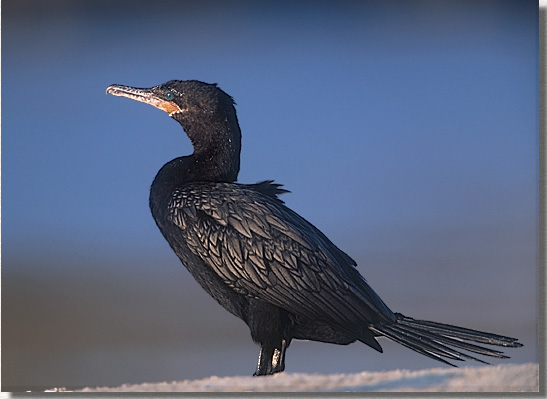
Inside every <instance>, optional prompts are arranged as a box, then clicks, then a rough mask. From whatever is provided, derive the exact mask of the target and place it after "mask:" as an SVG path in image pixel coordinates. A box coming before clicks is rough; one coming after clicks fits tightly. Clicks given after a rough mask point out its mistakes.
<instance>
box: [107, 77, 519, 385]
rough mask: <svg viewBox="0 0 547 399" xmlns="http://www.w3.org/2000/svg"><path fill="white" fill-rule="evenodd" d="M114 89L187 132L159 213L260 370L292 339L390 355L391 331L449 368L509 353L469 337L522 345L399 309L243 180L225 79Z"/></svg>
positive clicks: (265, 191)
mask: <svg viewBox="0 0 547 399" xmlns="http://www.w3.org/2000/svg"><path fill="white" fill-rule="evenodd" d="M106 92H107V93H110V94H113V95H115V96H123V97H128V98H130V99H133V100H137V101H140V102H143V103H146V104H150V105H153V106H154V107H156V108H159V109H161V110H162V111H165V112H167V113H168V114H169V116H170V117H171V118H173V119H175V120H176V121H177V122H178V123H180V125H181V126H182V128H183V129H184V131H185V132H186V134H187V135H188V137H189V138H190V140H191V142H192V145H193V147H194V153H193V154H192V155H189V156H183V157H180V158H176V159H174V160H172V161H170V162H168V163H167V164H165V165H164V166H163V167H162V168H161V170H160V171H159V172H158V174H157V176H156V178H155V179H154V182H153V183H152V186H151V189H150V209H151V211H152V215H153V217H154V220H155V221H156V224H157V225H158V227H159V229H160V231H161V232H162V234H163V236H164V237H165V239H166V240H167V242H168V243H169V245H170V246H171V248H172V249H173V251H174V252H175V254H176V255H177V256H178V257H179V258H180V260H181V261H182V263H183V264H184V265H185V266H186V267H187V268H188V270H189V271H190V273H191V274H192V276H193V277H194V278H195V279H196V281H197V282H198V283H199V284H200V285H201V287H203V289H204V290H205V291H207V292H208V293H209V295H211V296H212V297H213V298H214V299H216V301H217V302H218V303H219V304H220V305H222V306H223V307H224V308H225V309H226V310H228V311H229V312H230V313H232V314H234V315H235V316H237V317H239V318H240V319H242V320H243V321H244V322H245V323H247V325H248V326H249V329H250V332H251V337H252V339H253V340H254V341H255V342H256V343H258V344H260V352H259V356H258V366H257V369H256V372H255V374H254V375H268V374H274V373H278V372H280V371H283V370H284V368H285V351H286V350H287V348H288V346H289V345H290V343H291V340H293V339H307V340H312V341H320V342H327V343H334V344H341V345H347V344H350V343H352V342H355V341H361V342H363V343H365V344H367V345H368V346H370V347H372V348H374V349H376V350H377V351H379V352H382V348H381V347H380V344H379V343H378V342H377V340H376V337H380V336H384V337H387V338H389V339H391V340H393V341H395V342H398V343H400V344H402V345H404V346H406V347H408V348H410V349H413V350H414V351H416V352H419V353H421V354H423V355H425V356H428V357H430V358H433V359H436V360H439V361H441V362H443V363H447V364H450V365H453V364H452V363H450V362H449V361H448V360H464V359H473V360H477V361H479V362H482V363H486V362H484V361H483V360H480V359H478V358H476V357H474V356H471V355H470V354H469V352H471V353H476V354H481V355H486V356H492V357H496V358H508V357H507V356H505V355H503V354H502V352H501V351H499V350H494V349H489V348H485V347H483V346H479V345H477V344H473V343H470V342H469V341H471V342H475V343H480V344H490V345H498V346H503V347H514V348H515V347H519V346H522V344H520V343H519V342H517V339H515V338H510V337H505V336H501V335H497V334H491V333H487V332H482V331H477V330H471V329H468V328H462V327H456V326H452V325H448V324H441V323H435V322H431V321H426V320H417V319H413V318H411V317H406V316H404V315H402V314H400V313H394V312H392V311H391V310H390V308H389V307H388V306H387V305H386V304H385V303H384V302H383V301H382V300H381V299H380V297H379V296H378V295H377V294H376V293H375V292H374V290H373V289H372V288H371V287H370V286H369V285H368V283H367V282H366V281H365V279H364V278H363V276H361V274H359V272H358V271H357V269H356V266H357V265H356V263H355V261H354V260H353V259H352V258H351V257H349V256H348V255H347V254H346V253H344V252H343V251H342V250H340V249H339V248H338V247H337V246H336V245H334V244H333V243H332V242H331V241H330V240H329V239H328V238H327V237H326V236H325V235H324V234H323V233H321V232H320V231H319V230H318V229H317V228H315V227H314V226H313V225H312V224H311V223H309V222H308V221H307V220H305V219H304V218H302V217H301V216H299V215H298V214H296V213H295V212H293V211H292V210H290V209H289V208H287V207H286V206H285V205H284V203H283V201H282V200H281V199H279V198H278V196H279V194H282V193H285V192H287V190H284V189H282V188H281V185H279V184H275V183H274V182H273V181H271V180H266V181H263V182H261V183H257V184H241V183H236V180H237V175H238V173H239V158H240V150H241V131H240V128H239V123H238V120H237V116H236V110H235V107H234V105H235V103H234V101H233V99H232V97H230V96H229V95H228V94H226V93H225V92H224V91H222V90H221V89H220V88H218V87H217V85H216V84H207V83H203V82H200V81H196V80H189V81H179V80H172V81H169V82H167V83H164V84H161V85H158V86H155V87H152V88H149V89H140V88H134V87H128V86H122V85H111V86H109V87H108V89H107V90H106ZM462 350H465V351H466V352H467V353H465V352H463V351H462ZM446 359H448V360H446Z"/></svg>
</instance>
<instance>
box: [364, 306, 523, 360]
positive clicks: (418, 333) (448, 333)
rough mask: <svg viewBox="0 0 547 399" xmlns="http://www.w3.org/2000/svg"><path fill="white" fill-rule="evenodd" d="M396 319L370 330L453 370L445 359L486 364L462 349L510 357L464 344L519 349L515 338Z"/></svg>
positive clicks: (505, 357) (503, 357)
mask: <svg viewBox="0 0 547 399" xmlns="http://www.w3.org/2000/svg"><path fill="white" fill-rule="evenodd" d="M395 316H396V318H397V319H396V322H395V323H394V324H391V325H387V324H382V323H380V324H377V325H374V326H371V327H369V328H370V329H371V330H372V331H373V332H375V333H376V334H378V335H383V336H385V337H387V338H389V339H391V340H393V341H395V342H398V343H400V344H402V345H404V346H406V347H407V348H410V349H412V350H414V351H416V352H418V353H421V354H422V355H425V356H428V357H430V358H432V359H435V360H438V361H441V362H443V363H445V364H449V365H451V366H454V367H456V366H455V365H454V364H452V363H450V362H448V361H447V360H445V358H446V359H450V360H458V361H463V360H464V359H471V360H475V361H477V362H481V363H485V364H489V363H488V362H485V361H484V360H481V359H478V358H476V357H474V356H471V355H469V354H466V353H464V352H462V351H461V350H465V351H468V352H472V353H477V354H480V355H485V356H491V357H496V358H500V359H508V358H509V357H508V356H505V355H503V352H501V351H499V350H494V349H490V348H486V347H483V346H479V345H475V344H472V343H470V342H466V341H471V342H478V343H481V344H488V345H496V346H503V347H511V348H518V347H520V346H522V344H521V343H520V342H517V341H518V340H517V339H516V338H511V337H505V336H502V335H498V334H492V333H488V332H483V331H478V330H472V329H470V328H464V327H458V326H452V325H450V324H443V323H435V322H433V321H428V320H416V319H413V318H411V317H406V316H403V315H402V314H400V313H396V314H395Z"/></svg>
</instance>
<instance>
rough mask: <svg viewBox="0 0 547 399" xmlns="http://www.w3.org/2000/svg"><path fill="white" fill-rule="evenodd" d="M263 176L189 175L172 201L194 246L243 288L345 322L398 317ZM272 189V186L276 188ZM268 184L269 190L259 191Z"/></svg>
mask: <svg viewBox="0 0 547 399" xmlns="http://www.w3.org/2000/svg"><path fill="white" fill-rule="evenodd" d="M267 184H270V185H271V186H275V190H279V189H278V188H277V187H279V186H278V185H274V184H272V183H271V182H270V183H266V182H264V183H260V184H259V185H242V184H234V183H191V184H187V185H186V186H184V187H183V188H180V189H178V190H177V191H175V193H174V194H173V197H172V199H171V202H170V204H169V211H170V214H169V215H170V216H169V220H170V222H172V223H173V224H174V225H176V226H177V227H178V228H179V229H180V236H181V238H182V239H183V240H184V242H185V243H186V244H187V246H188V248H189V249H190V250H191V251H192V252H193V253H194V254H195V255H197V256H198V257H200V258H201V259H202V260H203V261H204V262H205V264H207V265H209V266H210V267H211V268H212V269H213V270H214V271H215V272H216V273H217V275H218V276H219V277H220V278H221V279H222V280H223V281H224V282H225V283H226V284H227V285H228V286H230V287H233V289H234V290H236V291H237V292H239V293H241V294H243V295H248V296H250V297H253V298H257V299H261V300H264V301H267V302H270V303H273V304H275V305H277V306H280V307H282V308H284V309H286V310H288V311H290V312H292V313H294V314H296V315H302V316H305V317H308V318H314V319H318V320H325V321H327V322H332V323H335V324H339V325H344V326H348V325H353V324H355V325H357V323H359V324H361V325H362V324H363V323H366V322H369V323H373V322H376V321H377V319H378V318H380V319H384V320H385V319H388V320H392V319H393V320H394V316H393V313H392V312H391V311H390V310H389V308H388V307H387V306H386V305H385V304H384V303H383V302H382V300H381V299H380V298H379V297H378V296H377V295H376V293H375V292H374V291H373V290H372V289H371V288H370V287H369V286H368V284H367V283H366V282H365V280H364V279H363V278H362V277H361V276H360V275H359V273H358V272H357V271H356V270H355V267H354V266H355V261H353V259H351V258H350V257H349V256H348V255H347V254H345V253H344V252H343V251H341V250H340V249H338V248H337V247H336V246H335V245H334V244H333V243H332V242H331V241H330V240H328V238H327V237H325V236H324V235H323V234H322V233H321V232H320V231H319V230H317V229H316V228H315V227H314V226H313V225H311V224H310V223H309V222H307V221H306V220H305V219H303V218H302V217H300V216H299V215H297V214H296V213H295V212H293V211H291V210H290V209H288V208H287V207H285V206H284V205H283V203H282V201H280V200H278V199H276V197H275V196H273V197H272V196H271V195H265V194H264V193H263V192H273V191H272V190H274V189H272V187H269V186H267ZM275 190H274V191H275ZM261 191H263V192H261Z"/></svg>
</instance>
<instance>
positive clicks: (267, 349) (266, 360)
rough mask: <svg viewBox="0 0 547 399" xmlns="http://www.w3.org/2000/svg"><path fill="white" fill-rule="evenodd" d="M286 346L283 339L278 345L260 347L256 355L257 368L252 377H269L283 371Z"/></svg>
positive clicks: (285, 341)
mask: <svg viewBox="0 0 547 399" xmlns="http://www.w3.org/2000/svg"><path fill="white" fill-rule="evenodd" d="M278 346H279V348H278ZM288 346H289V345H288V343H287V340H285V339H282V340H281V344H280V345H275V346H271V345H262V346H261V347H260V352H259V354H258V366H257V368H256V372H255V373H254V375H255V376H257V375H270V374H275V373H279V372H281V371H283V370H285V351H286V350H287V347H288Z"/></svg>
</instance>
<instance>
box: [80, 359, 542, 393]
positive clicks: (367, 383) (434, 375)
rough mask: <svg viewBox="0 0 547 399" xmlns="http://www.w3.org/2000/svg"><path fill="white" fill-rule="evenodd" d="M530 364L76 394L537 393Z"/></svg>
mask: <svg viewBox="0 0 547 399" xmlns="http://www.w3.org/2000/svg"><path fill="white" fill-rule="evenodd" d="M538 373H539V367H538V364H535V363H527V364H515V365H511V364H508V365H500V366H486V367H462V368H454V369H445V368H444V369H443V368H433V369H428V370H418V371H409V370H394V371H382V372H366V371H365V372H362V373H355V374H330V375H321V374H301V373H279V374H276V375H273V376H267V377H248V376H245V377H239V376H237V377H215V376H213V377H208V378H204V379H200V380H184V381H173V382H160V383H144V384H136V385H128V384H124V385H122V386H119V387H114V388H108V387H101V388H85V389H83V390H81V391H79V392H305V391H308V392H538V390H539V374H538Z"/></svg>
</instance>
